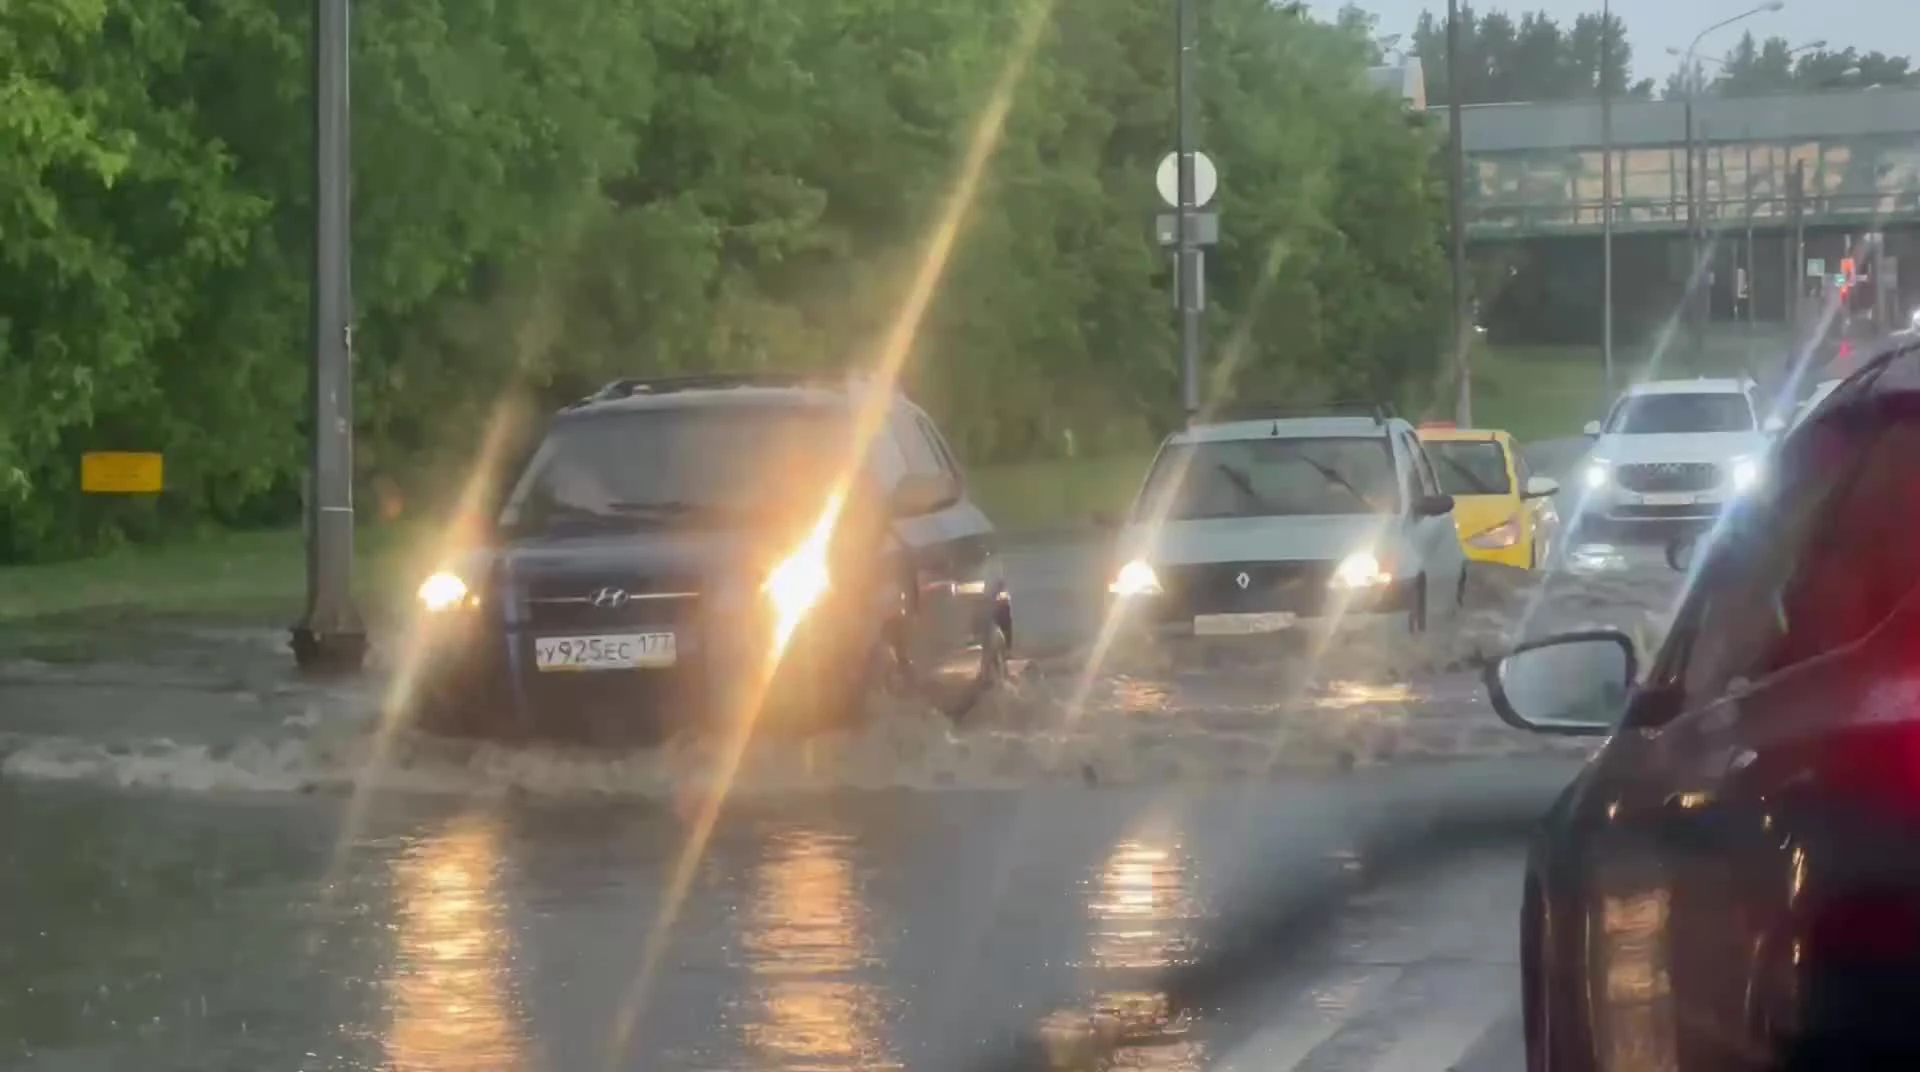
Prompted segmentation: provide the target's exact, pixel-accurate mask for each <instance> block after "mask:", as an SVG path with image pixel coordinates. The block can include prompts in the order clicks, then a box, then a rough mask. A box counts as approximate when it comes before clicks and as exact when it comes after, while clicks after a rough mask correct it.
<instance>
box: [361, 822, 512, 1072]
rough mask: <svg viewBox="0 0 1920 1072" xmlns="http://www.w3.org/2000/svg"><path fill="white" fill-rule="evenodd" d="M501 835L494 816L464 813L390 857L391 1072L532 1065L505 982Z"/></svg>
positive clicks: (507, 956) (508, 963)
mask: <svg viewBox="0 0 1920 1072" xmlns="http://www.w3.org/2000/svg"><path fill="white" fill-rule="evenodd" d="M500 839H501V830H500V825H499V823H498V821H497V819H496V818H495V817H492V816H481V815H469V816H463V817H461V818H459V819H456V820H454V821H453V823H451V824H450V825H449V826H448V827H447V828H446V829H445V830H444V831H442V832H440V833H439V834H437V835H434V836H431V837H427V838H423V839H422V840H420V841H419V842H417V843H415V844H414V845H412V846H410V847H409V848H408V849H407V850H406V851H404V852H402V853H400V854H398V855H396V856H395V857H393V859H392V864H391V866H392V868H393V880H394V893H395V904H396V909H397V918H396V921H395V927H394V932H395V936H396V939H397V942H396V944H397V949H396V953H397V958H396V959H397V963H396V965H395V969H394V973H393V975H392V977H391V978H390V979H389V980H388V982H387V986H388V991H389V993H390V994H391V996H392V999H393V1000H392V1001H391V1002H390V1006H391V1009H392V1020H391V1022H390V1024H389V1025H388V1030H387V1032H386V1036H385V1040H384V1041H385V1044H386V1053H387V1067H388V1068H389V1069H391V1070H393V1072H415V1070H418V1072H427V1070H434V1072H439V1070H442V1069H449V1068H460V1069H475V1070H482V1069H485V1070H492V1069H499V1070H507V1069H516V1070H517V1069H526V1068H534V1067H538V1062H536V1061H534V1060H533V1055H532V1054H531V1053H530V1052H529V1046H528V1044H527V1040H526V1037H525V1036H524V1035H523V1034H522V1033H521V1025H522V1024H523V1023H524V1022H525V1021H524V1019H523V1017H522V1016H521V1010H520V1009H519V1008H518V1007H517V1004H516V1001H515V996H514V993H513V986H512V982H511V972H512V963H513V949H512V944H511V935H510V933H509V931H508V920H507V918H506V909H505V907H504V906H503V905H502V903H501V899H500V891H499V887H498V880H499V874H500V870H501V866H502V851H501V841H500Z"/></svg>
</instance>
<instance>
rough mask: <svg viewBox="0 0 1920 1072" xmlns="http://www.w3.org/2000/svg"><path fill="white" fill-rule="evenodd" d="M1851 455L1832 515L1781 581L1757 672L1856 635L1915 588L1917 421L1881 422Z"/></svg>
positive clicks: (1918, 575) (1919, 577) (1918, 563)
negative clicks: (1774, 627)
mask: <svg viewBox="0 0 1920 1072" xmlns="http://www.w3.org/2000/svg"><path fill="white" fill-rule="evenodd" d="M1817 430H1818V429H1816V431H1817ZM1857 454H1858V458H1857V461H1856V462H1855V464H1854V468H1853V471H1852V473H1851V474H1850V476H1849V479H1848V480H1847V482H1846V485H1845V487H1844V488H1843V489H1842V490H1841V491H1840V492H1839V493H1838V494H1837V495H1836V496H1835V497H1834V499H1833V505H1832V510H1831V513H1830V514H1829V515H1828V516H1827V517H1826V518H1825V520H1824V522H1823V523H1822V524H1821V525H1820V527H1819V529H1818V531H1817V532H1816V533H1815V535H1814V538H1813V539H1812V541H1811V542H1810V543H1809V544H1808V546H1807V550H1806V553H1805V554H1804V555H1803V556H1802V557H1801V560H1800V562H1799V563H1798V568H1797V569H1796V570H1795V571H1794V574H1793V575H1792V576H1791V577H1789V578H1788V579H1787V583H1786V586H1785V589H1784V590H1783V591H1782V593H1781V598H1780V619H1781V624H1782V627H1783V628H1782V631H1781V637H1780V640H1779V642H1778V643H1777V644H1776V645H1775V647H1774V650H1773V651H1772V652H1771V653H1770V656H1769V659H1768V661H1767V664H1766V665H1765V666H1764V667H1762V671H1763V672H1768V673H1770V672H1773V671H1778V670H1783V669H1785V668H1787V667H1789V666H1792V665H1794V664H1796V663H1799V662H1802V661H1804V660H1806V659H1810V658H1813V657H1814V656H1816V655H1820V654H1823V653H1825V652H1828V651H1832V650H1833V649H1835V648H1839V647H1844V646H1846V645H1848V644H1851V643H1853V642H1854V641H1857V640H1859V639H1860V638H1862V637H1864V636H1866V635H1867V634H1868V633H1870V632H1872V631H1873V629H1874V628H1875V627H1876V626H1878V625H1879V624H1880V623H1882V622H1884V621H1886V620H1887V618H1888V617H1889V616H1890V615H1892V614H1893V612H1894V610H1895V608H1897V607H1898V606H1899V605H1900V604H1901V603H1902V602H1904V601H1905V600H1907V599H1908V598H1909V597H1910V596H1911V595H1912V593H1913V591H1914V589H1915V587H1916V586H1920V538H1916V535H1915V534H1916V533H1920V482H1916V480H1915V478H1914V473H1913V461H1914V459H1916V458H1920V421H1915V422H1902V423H1896V424H1891V425H1886V426H1883V427H1881V428H1880V429H1878V430H1877V431H1876V432H1873V433H1871V438H1870V439H1869V440H1868V441H1867V442H1865V443H1864V444H1862V445H1861V446H1860V448H1859V450H1858V452H1857Z"/></svg>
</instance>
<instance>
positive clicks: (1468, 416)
mask: <svg viewBox="0 0 1920 1072" xmlns="http://www.w3.org/2000/svg"><path fill="white" fill-rule="evenodd" d="M1460 76H1461V70H1460V0H1447V129H1448V133H1449V134H1451V135H1452V136H1451V137H1450V138H1449V139H1448V141H1449V142H1450V143H1451V144H1450V145H1449V146H1448V155H1447V178H1448V183H1447V186H1448V190H1447V209H1448V212H1447V215H1448V218H1449V223H1450V224H1451V228H1452V231H1453V236H1452V237H1453V370H1454V377H1455V382H1456V394H1455V396H1454V410H1453V419H1454V422H1455V423H1457V424H1458V425H1459V426H1460V427H1462V428H1471V427H1473V371H1472V369H1471V367H1470V366H1469V361H1468V355H1467V344H1468V341H1469V340H1470V339H1471V338H1472V337H1473V326H1472V324H1471V323H1470V322H1469V320H1470V314H1469V312H1468V307H1467V212H1466V199H1467V148H1466V140H1467V139H1466V131H1464V130H1462V129H1460V126H1461V124H1460V111H1461V99H1462V97H1461V94H1462V92H1463V90H1462V89H1461V83H1462V81H1463V80H1462V78H1461V77H1460Z"/></svg>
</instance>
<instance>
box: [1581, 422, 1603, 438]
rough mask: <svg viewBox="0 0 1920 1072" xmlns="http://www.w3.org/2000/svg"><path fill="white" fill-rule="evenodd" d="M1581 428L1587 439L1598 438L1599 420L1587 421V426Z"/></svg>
mask: <svg viewBox="0 0 1920 1072" xmlns="http://www.w3.org/2000/svg"><path fill="white" fill-rule="evenodd" d="M1581 430H1582V431H1584V432H1585V433H1586V434H1587V437H1588V438H1589V439H1598V438H1599V436H1600V422H1599V421H1588V422H1587V426H1586V427H1585V428H1583V429H1581Z"/></svg>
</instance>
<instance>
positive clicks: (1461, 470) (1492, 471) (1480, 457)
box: [1424, 439, 1513, 495]
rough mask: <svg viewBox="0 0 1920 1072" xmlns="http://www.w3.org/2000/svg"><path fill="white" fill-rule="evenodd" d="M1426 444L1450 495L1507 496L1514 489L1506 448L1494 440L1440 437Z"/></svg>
mask: <svg viewBox="0 0 1920 1072" xmlns="http://www.w3.org/2000/svg"><path fill="white" fill-rule="evenodd" d="M1424 446H1425V447H1426V452H1427V461H1429V462H1430V463H1432V465H1433V473H1434V475H1435V476H1436V477H1438V478H1439V480H1440V490H1441V491H1442V492H1443V493H1445V494H1447V495H1505V494H1508V493H1509V492H1511V491H1512V490H1513V477H1512V475H1511V474H1510V473H1508V471H1507V452H1506V449H1505V448H1504V447H1502V446H1501V445H1500V444H1499V443H1498V442H1496V441H1494V440H1491V439H1481V440H1472V439H1465V440H1457V439H1440V440H1430V441H1428V442H1427V443H1425V444H1424Z"/></svg>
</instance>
